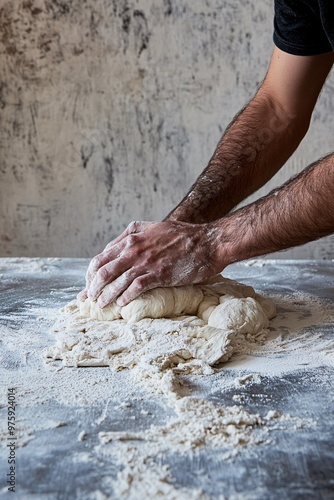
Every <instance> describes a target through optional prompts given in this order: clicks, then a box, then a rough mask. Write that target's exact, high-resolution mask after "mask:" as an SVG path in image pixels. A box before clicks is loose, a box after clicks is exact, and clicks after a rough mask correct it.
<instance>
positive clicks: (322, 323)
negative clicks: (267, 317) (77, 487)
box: [0, 261, 334, 500]
mask: <svg viewBox="0 0 334 500" xmlns="http://www.w3.org/2000/svg"><path fill="white" fill-rule="evenodd" d="M19 265H22V269H21V272H22V273H23V274H25V273H28V272H29V266H28V262H27V263H25V262H20V263H19ZM43 265H44V264H43ZM39 267H40V266H38V262H37V261H36V269H35V271H33V272H44V271H45V270H46V268H45V269H43V266H42V267H41V268H40V269H39ZM30 272H31V267H30ZM46 272H47V271H46ZM271 298H272V300H273V301H274V302H275V304H276V306H277V316H276V317H275V318H274V319H272V320H271V322H270V325H269V328H266V329H265V332H264V333H261V332H259V334H257V335H255V336H252V335H250V336H249V335H248V336H247V335H243V334H242V335H236V336H234V337H233V339H231V335H227V336H226V337H225V338H224V335H222V337H223V341H222V343H221V348H222V351H221V354H222V357H221V358H220V359H218V358H217V357H215V356H213V357H212V358H210V359H217V361H218V360H219V361H220V362H222V361H226V360H227V359H228V358H230V357H231V354H232V350H233V357H232V358H231V359H229V363H225V365H224V374H225V376H222V373H221V368H220V365H216V364H214V365H213V366H211V364H210V363H208V362H206V361H203V358H202V359H200V358H199V357H196V356H195V357H193V358H188V354H186V351H187V352H188V353H189V352H190V353H191V352H194V354H195V355H197V354H196V353H197V352H199V351H196V349H195V347H194V345H193V344H194V343H196V341H197V337H192V336H191V335H190V336H189V339H188V340H189V341H188V342H187V343H185V344H182V343H178V342H177V341H176V339H177V337H178V332H179V330H178V329H179V328H180V329H181V330H182V329H184V332H188V333H189V332H190V331H192V329H193V328H194V327H195V328H198V327H200V328H204V329H205V328H207V327H208V325H207V324H206V323H205V322H204V324H203V323H200V324H199V321H204V320H198V318H196V317H194V316H193V317H192V318H189V317H188V318H187V319H186V320H184V319H181V320H180V318H178V319H176V320H175V319H173V320H171V319H167V320H164V319H156V320H154V321H153V320H152V319H148V318H146V319H142V320H141V322H142V324H145V328H146V330H147V331H146V332H145V333H144V334H142V336H141V335H140V334H139V330H138V327H137V326H136V325H135V324H131V323H130V324H128V323H126V328H127V329H128V330H129V332H131V335H130V333H129V334H128V337H131V338H132V341H135V342H137V340H139V341H140V342H142V344H141V346H142V349H143V350H142V351H141V352H137V353H135V352H132V351H131V349H130V350H129V348H128V345H129V344H126V345H125V349H123V350H120V351H119V352H117V345H116V344H114V352H112V351H113V349H112V350H111V352H109V353H108V351H103V349H102V350H101V345H100V348H98V347H97V346H96V345H95V344H94V342H95V340H94V339H95V338H96V340H97V342H99V341H100V340H101V338H102V335H103V333H102V332H103V323H104V322H103V321H97V320H92V319H87V318H82V317H80V315H79V313H78V310H77V309H78V308H77V307H76V309H75V314H74V315H73V314H72V313H73V310H72V312H70V311H68V310H67V311H66V308H65V310H63V312H62V314H63V315H66V314H67V313H68V314H69V316H68V318H67V319H66V321H70V320H69V318H70V317H71V318H72V319H71V321H72V324H71V326H70V327H65V329H63V327H64V326H65V323H66V321H65V323H64V316H63V317H62V318H59V319H57V326H56V327H55V328H54V330H58V333H57V332H55V333H56V338H57V342H56V346H52V347H51V351H48V355H50V352H51V354H52V358H53V359H50V358H48V359H45V364H44V366H43V365H42V364H41V357H40V352H41V350H42V349H43V346H44V345H45V333H46V324H47V323H52V322H53V321H55V320H56V318H57V316H58V312H57V311H55V310H54V309H51V308H50V309H48V308H46V306H45V304H44V303H43V301H42V300H40V301H39V302H38V301H36V303H34V302H33V301H31V303H29V304H27V307H26V308H25V309H24V310H23V311H22V313H20V314H13V313H11V316H10V319H11V321H12V322H13V325H15V326H13V327H11V323H10V322H8V324H7V323H6V324H7V326H3V325H1V340H2V349H1V353H0V357H1V363H2V366H3V367H4V369H5V371H4V375H5V378H4V379H2V378H1V377H2V373H0V379H1V380H0V382H1V383H0V387H2V388H5V387H8V386H9V384H15V386H16V387H17V391H18V394H19V395H20V405H21V408H24V409H25V414H26V413H27V412H28V411H30V410H31V412H34V409H35V407H36V405H43V406H45V405H46V404H48V403H51V402H54V401H57V403H58V404H59V405H63V406H62V408H64V407H66V406H67V407H68V408H69V411H70V412H71V411H72V408H73V409H74V408H77V407H82V408H83V409H84V408H85V407H87V406H88V405H89V407H92V406H93V405H94V404H95V403H96V401H103V402H104V403H105V407H104V410H103V411H102V412H101V413H100V414H99V415H98V417H97V418H96V419H95V421H93V423H94V422H95V423H94V425H93V426H92V427H91V428H87V427H86V425H87V421H86V420H85V419H84V417H82V421H80V420H79V419H78V421H77V425H78V430H77V434H76V437H75V439H76V438H77V439H78V440H79V441H81V440H82V441H83V442H86V441H87V440H89V439H91V437H92V435H94V433H95V434H96V433H97V432H98V438H99V444H97V445H96V446H95V447H94V452H95V453H96V456H97V457H100V458H101V459H102V458H103V457H104V456H106V457H109V458H111V459H112V460H115V461H116V464H117V466H118V468H119V472H118V474H117V478H116V480H115V478H114V477H110V487H111V488H112V490H113V491H114V492H115V494H116V496H118V497H119V498H122V497H123V498H128V499H133V500H135V499H136V500H137V498H139V497H140V495H141V496H142V497H144V498H145V497H147V498H159V497H160V498H166V499H167V498H168V500H169V499H175V500H176V499H177V500H179V499H185V500H191V499H194V500H207V499H208V498H209V497H208V496H207V495H206V494H205V493H203V491H201V490H193V491H189V489H187V490H183V489H182V488H176V487H174V486H173V484H172V482H173V471H171V470H170V469H169V468H168V466H167V465H166V464H165V463H164V461H163V457H164V456H166V455H168V454H174V453H178V454H181V455H183V454H184V455H185V456H186V455H188V456H189V454H196V453H199V452H200V450H204V449H205V450H208V451H209V452H210V450H211V449H214V450H215V453H220V457H221V458H222V459H225V460H230V459H233V457H234V456H235V455H236V454H238V453H241V452H243V451H246V450H247V449H248V448H249V447H251V446H254V445H259V444H260V443H263V445H266V444H267V445H268V444H270V442H271V440H272V438H273V432H274V431H275V430H279V429H281V430H283V431H284V430H286V429H293V430H297V429H300V428H303V427H308V426H311V425H314V422H311V421H307V420H306V419H299V418H298V417H291V416H290V415H288V414H281V413H279V412H278V411H277V410H276V408H275V406H274V405H272V404H271V405H268V406H267V410H266V411H265V412H264V415H263V414H260V413H251V412H250V411H248V410H246V408H245V407H244V406H243V402H244V400H243V399H238V397H237V396H239V395H238V394H236V395H235V396H236V397H233V398H232V401H234V403H232V404H231V406H226V405H222V404H221V403H220V404H219V403H214V402H212V401H210V400H208V399H204V398H203V397H201V396H203V392H204V393H205V394H207V395H210V394H212V393H213V392H214V391H217V390H218V391H220V392H221V393H222V394H224V391H225V390H226V389H228V388H229V387H230V388H231V389H233V388H234V390H238V389H241V390H243V389H244V388H249V386H252V384H254V386H257V385H258V384H260V383H261V381H262V377H263V376H269V377H271V376H274V375H281V374H285V373H290V372H294V371H296V370H300V369H302V368H303V367H304V366H305V365H307V366H310V367H312V366H317V367H319V366H333V365H334V357H333V348H334V346H333V340H332V335H329V334H328V335H326V328H328V332H329V331H332V321H333V317H334V314H333V311H334V308H333V305H332V304H330V303H327V302H325V301H321V300H318V299H315V298H314V297H313V296H311V295H307V294H302V293H294V294H293V295H291V296H289V297H286V296H280V295H275V296H272V297H271ZM68 307H69V308H71V307H73V305H70V306H68ZM34 316H36V318H34ZM22 317H25V318H29V317H31V318H32V319H33V321H30V322H25V323H24V327H22V328H21V327H18V326H17V325H18V324H19V320H22ZM79 317H80V318H81V319H80V320H79ZM78 321H82V323H81V324H80V325H79V324H78ZM119 321H121V320H119ZM155 321H157V322H159V323H161V325H162V324H164V325H165V328H166V330H165V331H167V332H170V330H168V328H169V327H168V326H167V323H169V324H170V323H171V322H173V324H174V327H175V330H174V329H173V331H172V332H170V334H171V337H172V338H173V342H174V341H175V343H174V346H175V352H174V353H173V356H172V357H169V356H166V355H165V354H166V352H168V349H169V347H170V344H168V343H167V345H166V344H161V345H162V346H164V348H165V351H164V350H162V351H161V354H162V355H161V356H160V357H156V356H155V355H154V352H155V350H156V344H155V343H154V342H155V339H154V333H155V332H156V330H155V328H154V324H155ZM93 323H94V324H95V327H96V330H94V331H95V335H96V337H93V341H94V342H93V344H94V345H95V347H96V350H94V349H95V348H94V347H93V345H92V344H90V345H89V343H88V342H87V343H85V342H83V343H81V345H80V342H82V339H83V338H85V335H86V333H87V332H83V331H82V329H85V328H87V325H88V326H89V325H91V324H92V325H93ZM114 323H116V322H114ZM74 324H76V325H77V326H76V328H77V330H76V331H75V332H74V333H73V329H72V334H71V332H70V330H71V328H72V326H73V325H74ZM85 325H86V326H85ZM95 327H94V328H95ZM319 327H321V332H322V333H319ZM87 337H88V336H87ZM105 339H107V340H108V339H109V337H108V336H106V337H105ZM194 339H195V340H194ZM109 340H110V339H109ZM111 340H113V341H116V339H115V337H113V336H112V338H111ZM150 342H152V344H150ZM118 347H121V348H123V347H124V344H120V345H119V346H118ZM146 347H147V348H146ZM83 349H84V350H85V354H84V356H83V357H80V356H78V355H79V353H80V351H81V352H82V350H83ZM127 349H128V350H127ZM190 349H192V351H191V350H190ZM194 349H195V350H194ZM58 350H59V351H58ZM224 352H225V354H224ZM129 353H130V354H129ZM101 354H102V356H101ZM223 354H224V355H223ZM89 355H90V356H91V357H90V358H89ZM225 356H226V357H225ZM59 358H61V359H62V365H61V366H60V364H59V361H57V359H59ZM143 358H144V361H143ZM116 359H117V362H116V361H115V360H116ZM89 360H90V361H91V364H95V363H96V366H101V365H103V366H108V367H110V368H111V371H109V370H108V369H106V370H101V369H100V368H94V367H93V368H90V369H89V370H84V369H82V370H78V369H77V368H76V366H80V363H81V361H83V364H82V366H89ZM87 361H88V362H87ZM99 362H100V363H101V365H100V364H99ZM104 363H105V364H104ZM14 368H20V369H19V370H15V371H14ZM124 368H130V369H128V370H124ZM114 370H115V371H114ZM119 370H120V371H119ZM229 371H231V373H232V374H233V375H232V377H228V376H226V374H227V375H228V373H229ZM235 371H237V372H239V375H238V376H236V375H235ZM198 373H203V374H204V375H201V376H198V375H197V374H198ZM205 374H206V375H205ZM318 376H319V380H320V378H321V373H319V375H318ZM187 381H189V384H187ZM195 382H196V384H198V387H200V388H201V389H202V390H199V393H200V394H201V395H200V396H199V397H195V396H194V393H196V389H194V387H195V385H196V384H195ZM157 388H158V390H159V391H160V393H162V394H163V396H160V397H159V398H158V400H159V404H161V406H162V411H165V412H166V418H165V420H164V422H162V423H161V422H160V423H155V424H154V425H152V426H151V427H149V428H148V429H144V430H142V431H140V430H138V429H137V428H136V422H137V419H138V418H139V416H138V414H132V413H131V412H132V411H133V408H134V407H135V406H136V404H138V405H139V407H140V405H141V404H143V403H144V402H145V404H147V402H148V401H149V400H150V398H151V399H152V401H153V400H155V401H156V400H157V396H156V394H157V393H156V390H157ZM3 390H4V389H3ZM3 390H1V389H0V392H1V398H2V400H5V392H3ZM2 392H3V394H2ZM112 402H113V403H112ZM236 403H237V404H236ZM240 403H242V404H240ZM145 408H147V406H145ZM114 411H119V412H124V419H128V421H130V419H134V420H131V421H133V422H134V427H131V428H133V429H135V430H134V431H133V432H132V431H131V432H130V431H126V432H120V431H112V430H110V428H109V429H108V426H107V423H108V418H107V417H108V414H111V413H112V412H114ZM142 414H143V416H144V417H146V416H148V417H150V415H151V412H150V411H148V410H147V409H143V410H142ZM24 418H25V417H23V418H22V421H18V438H19V439H18V446H25V445H26V444H27V443H28V442H29V441H30V440H32V439H34V438H35V436H36V435H38V434H37V431H39V430H43V429H46V430H47V429H56V428H58V427H61V426H62V425H64V424H66V422H64V421H62V420H61V418H62V416H59V415H58V416H54V417H52V418H54V420H53V419H52V418H50V419H45V420H44V421H41V420H40V419H36V420H34V426H33V427H32V424H31V421H30V422H29V425H26V424H25V421H24ZM104 425H105V426H106V427H105V429H104V430H100V429H101V426H102V428H103V426H104ZM83 429H84V430H83ZM5 436H6V428H5V424H4V420H3V423H2V424H1V423H0V441H1V440H2V438H3V439H5ZM83 444H85V443H83ZM88 444H89V445H90V444H91V441H89V442H88ZM86 449H87V451H86V452H85V453H83V452H80V453H77V454H75V455H74V457H73V459H75V457H76V459H77V460H78V461H80V460H82V461H85V462H90V461H91V460H92V453H91V451H88V448H86ZM95 493H96V495H95ZM95 493H94V494H93V493H92V498H94V500H96V499H97V498H101V499H102V498H107V497H106V496H105V495H104V494H103V493H101V492H100V491H98V490H97V491H96V492H95ZM94 495H95V496H94ZM87 498H88V497H87ZM215 498H220V499H221V500H223V499H224V497H223V496H221V497H215Z"/></svg>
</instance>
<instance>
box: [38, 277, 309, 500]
mask: <svg viewBox="0 0 334 500" xmlns="http://www.w3.org/2000/svg"><path fill="white" fill-rule="evenodd" d="M182 288H183V289H182ZM195 290H196V291H195ZM195 290H194V289H193V287H180V289H178V290H155V291H154V292H153V293H151V294H149V293H147V294H145V295H144V298H142V299H141V300H137V301H134V302H133V303H130V304H129V306H126V307H125V308H120V307H117V306H116V305H115V304H113V305H111V307H109V308H107V309H106V310H102V311H101V310H99V309H98V308H97V306H96V304H94V303H91V302H90V301H88V300H87V301H86V302H85V303H83V304H80V303H78V302H77V301H73V302H71V303H70V304H68V305H67V306H65V308H63V309H62V310H61V317H60V318H59V319H58V320H57V321H56V323H55V325H54V327H53V333H54V334H55V336H56V339H57V342H56V344H55V345H53V346H51V347H50V348H49V349H48V350H47V352H46V355H47V356H49V357H52V358H53V359H61V360H62V363H63V365H64V366H72V367H79V366H108V367H110V368H111V369H113V370H114V371H119V370H123V369H124V368H126V369H130V376H131V378H132V380H133V382H134V383H135V384H141V385H142V386H143V390H146V391H147V390H148V391H152V393H160V394H163V395H164V398H165V403H166V405H167V406H168V407H169V408H170V410H171V411H172V415H171V416H170V417H168V418H167V421H166V422H164V423H163V424H162V425H161V424H159V425H151V426H150V427H149V428H148V429H145V430H143V431H134V432H130V431H102V432H99V439H100V443H101V444H100V446H99V447H98V452H99V453H102V454H104V453H108V450H109V448H108V447H111V448H110V453H112V456H113V458H115V457H116V458H117V460H118V463H119V466H120V468H121V470H120V472H119V473H118V475H117V479H116V481H114V482H113V489H114V491H115V493H116V495H117V496H118V497H126V498H130V499H131V498H133V499H135V498H138V497H139V498H140V497H145V496H146V497H147V496H148V498H159V497H162V498H168V499H169V498H175V499H176V498H177V499H179V498H183V497H184V498H186V499H189V498H194V499H198V500H200V499H203V500H204V499H205V498H207V496H206V495H205V494H204V493H203V492H202V491H200V490H199V491H197V490H196V491H193V492H192V493H191V495H192V496H190V495H189V493H186V492H183V491H182V489H179V488H178V489H175V488H174V487H173V485H172V484H171V477H170V471H169V469H168V467H167V466H165V465H161V464H158V463H157V457H159V456H163V455H166V454H167V455H168V454H170V453H173V454H174V453H179V454H189V453H198V452H199V451H200V450H201V449H204V448H205V449H209V450H212V449H216V450H218V452H219V453H220V456H221V458H222V459H223V460H229V459H231V458H233V457H235V456H236V455H238V454H239V453H240V452H241V450H242V449H245V448H247V447H249V446H255V445H259V444H261V443H262V444H270V438H269V432H270V431H273V430H274V429H279V428H281V427H280V426H282V425H283V426H285V427H286V426H287V425H290V424H291V425H294V426H295V428H302V427H303V426H305V425H312V424H313V423H312V422H308V423H306V422H305V421H302V420H300V419H298V418H297V419H296V418H295V419H294V418H292V417H290V416H288V415H280V414H279V413H278V412H277V411H276V410H275V409H274V410H269V411H267V413H266V414H265V416H264V417H261V416H260V415H259V414H253V413H251V412H249V411H247V410H246V409H245V408H244V407H243V406H242V405H240V404H238V405H235V404H234V405H231V406H221V405H218V404H216V403H214V402H212V401H209V400H207V399H204V398H202V397H194V396H192V395H191V394H190V392H189V389H188V387H187V386H186V385H184V384H183V379H182V378H180V376H184V375H187V374H192V376H194V375H195V374H202V375H207V376H208V378H210V377H211V376H212V375H214V373H215V365H217V364H218V363H222V362H226V361H228V360H229V359H230V357H231V356H232V355H233V353H237V354H238V353H239V355H240V353H243V352H250V351H251V349H260V348H261V345H259V343H260V344H261V343H262V344H263V345H265V344H264V341H265V339H266V338H267V337H268V336H269V335H270V332H269V331H268V330H267V328H268V326H269V318H273V316H274V315H275V306H274V304H273V302H272V301H270V300H268V299H265V298H264V297H261V296H260V295H258V294H256V293H255V291H254V290H253V289H252V288H251V287H246V286H244V285H242V284H239V283H236V282H233V281H231V280H224V279H219V280H216V281H215V282H212V283H210V284H206V285H205V286H204V287H203V288H202V287H198V288H196V289H195ZM194 292H195V293H194ZM189 295H190V296H191V295H192V296H193V299H194V300H193V301H191V300H189ZM176 313H177V314H178V316H176V317H175V314H176ZM184 313H188V315H187V314H186V315H184V316H180V314H184ZM163 315H166V316H169V318H163V317H161V316H163ZM148 316H149V317H148ZM152 317H153V318H154V319H152ZM260 382H261V378H260V376H259V375H253V374H248V375H244V376H241V377H239V378H237V379H235V382H234V383H235V385H236V386H240V387H243V386H245V385H248V384H251V383H260ZM236 402H238V403H240V401H236ZM107 408H108V404H107V405H106V407H105V410H104V412H103V414H102V415H101V417H100V418H99V419H98V420H97V422H98V423H101V422H102V421H103V420H104V418H105V415H106V412H107ZM119 408H123V409H124V410H126V409H128V408H131V404H130V403H128V402H126V401H125V402H122V403H121V405H120V406H119ZM130 418H135V416H133V417H130ZM83 435H85V436H86V433H85V432H84V431H82V433H81V434H80V435H79V437H80V436H83ZM125 457H126V460H125Z"/></svg>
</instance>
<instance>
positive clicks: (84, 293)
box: [77, 288, 88, 302]
mask: <svg viewBox="0 0 334 500" xmlns="http://www.w3.org/2000/svg"><path fill="white" fill-rule="evenodd" d="M87 297H88V294H87V290H86V288H85V289H84V290H81V292H79V293H78V295H77V299H78V300H81V302H85V300H86V299H87Z"/></svg>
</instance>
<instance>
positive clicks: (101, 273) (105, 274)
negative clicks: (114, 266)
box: [96, 267, 109, 283]
mask: <svg viewBox="0 0 334 500" xmlns="http://www.w3.org/2000/svg"><path fill="white" fill-rule="evenodd" d="M96 275H97V279H98V280H99V281H102V282H103V283H105V282H106V281H108V279H109V271H108V269H107V268H105V267H101V268H100V269H99V270H98V271H97V273H96Z"/></svg>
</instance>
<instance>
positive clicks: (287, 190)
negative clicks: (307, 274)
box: [81, 48, 334, 307]
mask: <svg viewBox="0 0 334 500" xmlns="http://www.w3.org/2000/svg"><path fill="white" fill-rule="evenodd" d="M333 57H334V56H333V53H328V54H323V55H320V56H292V55H289V54H286V53H284V52H282V51H280V50H279V49H277V48H276V49H275V50H274V53H273V57H272V60H271V63H270V67H269V70H268V73H267V75H266V78H265V80H264V82H263V84H262V85H261V88H260V89H259V91H258V93H257V95H256V96H255V97H254V99H253V100H252V101H251V102H250V103H249V104H248V106H246V108H245V109H244V110H243V111H242V112H241V113H240V114H239V115H238V116H237V118H236V119H235V120H234V122H233V123H232V125H231V126H230V127H229V128H228V130H227V132H226V134H225V135H224V137H223V139H222V140H221V142H220V143H219V145H218V147H217V149H216V152H215V154H214V155H213V157H212V158H211V160H210V163H209V165H208V167H207V168H206V170H205V171H204V173H203V174H202V175H201V176H200V177H199V179H198V181H196V183H195V184H194V186H193V187H192V189H191V191H190V193H189V194H188V196H187V197H186V198H185V199H184V200H183V202H181V204H180V205H179V206H178V207H177V208H176V209H175V210H174V211H173V212H172V214H170V215H169V217H168V218H167V219H166V220H165V221H164V222H161V223H151V224H148V223H132V224H130V225H129V226H128V228H127V229H126V230H125V232H124V233H123V234H122V235H120V236H119V237H118V238H117V239H116V240H114V241H112V242H111V243H109V244H108V245H107V247H106V248H105V250H104V251H103V252H102V253H101V254H99V255H97V256H96V257H95V258H94V259H93V260H92V262H91V264H90V266H89V268H88V271H87V276H86V290H85V291H83V293H82V294H81V298H85V297H86V296H87V294H88V296H89V297H90V298H91V300H97V299H98V304H99V305H100V307H104V306H106V305H108V304H109V303H110V302H112V301H114V300H116V299H117V298H118V301H119V303H120V305H125V304H126V303H128V302H130V301H131V300H133V299H134V298H135V297H137V296H138V295H139V294H141V293H142V292H144V291H146V290H149V289H152V288H155V287H158V286H172V285H176V286H177V285H183V284H189V283H196V282H197V283H198V282H200V281H203V280H204V279H206V278H207V277H209V276H210V275H213V274H215V273H217V272H220V271H222V270H223V268H224V267H226V265H228V264H230V263H232V262H235V261H237V260H242V259H246V258H248V257H252V256H256V255H262V254H264V253H268V252H272V251H275V250H280V249H283V248H287V247H288V246H293V245H299V244H302V243H304V242H305V241H310V240H312V239H316V238H319V237H320V236H323V235H325V234H328V232H331V231H332V230H333V224H332V219H331V213H333V211H334V207H333V206H332V205H331V204H330V200H329V198H330V196H329V194H331V193H332V192H333V190H334V179H333V168H332V162H333V157H329V158H327V159H326V160H322V161H321V162H320V163H319V164H318V165H317V167H316V168H313V167H312V168H311V170H310V171H307V172H305V173H304V174H302V175H301V177H299V178H298V179H297V180H295V181H292V183H291V184H289V185H288V186H286V187H284V188H282V190H280V191H277V192H276V193H277V194H276V193H274V194H271V195H269V196H268V197H265V198H263V199H262V200H259V201H258V202H256V203H254V204H252V205H250V206H249V207H245V208H243V209H241V210H240V211H236V212H233V213H232V214H230V215H227V216H226V214H229V212H230V210H231V209H232V208H234V207H235V206H236V205H237V204H238V203H239V202H240V201H241V200H242V199H244V198H245V197H246V196H248V195H249V194H251V193H252V192H254V191H255V190H256V189H258V188H259V187H260V186H261V185H263V184H264V183H265V182H266V181H267V180H268V179H269V178H270V177H272V176H273V175H274V174H275V172H276V171H277V170H278V169H279V168H280V167H281V166H282V164H283V163H284V162H285V161H286V159H287V158H288V157H289V156H290V155H291V154H292V152H293V151H294V150H295V148H296V147H297V145H298V144H299V142H300V141H301V139H302V137H303V136H304V134H305V132H306V130H307V128H308V125H309V121H310V118H311V115H312V111H313V108H314V105H315V103H316V100H317V97H318V95H319V92H320V90H321V88H322V85H323V83H324V81H325V79H326V76H327V74H328V72H329V70H330V68H331V66H332V64H333ZM327 171H328V174H330V175H329V177H328V179H327V178H326V177H325V181H324V175H325V174H324V173H325V172H327ZM304 176H305V177H304ZM326 179H327V181H328V184H326ZM313 182H315V186H316V190H315V191H314V190H313V191H312V183H313ZM304 183H306V184H305V188H303V186H304ZM328 190H329V191H328ZM296 196H298V197H299V198H298V200H296V199H295V197H296ZM322 200H326V202H325V205H326V204H327V205H328V207H331V210H332V212H330V213H329V214H327V215H326V216H325V217H324V215H323V208H324V207H325V205H324V204H323V201H322ZM320 215H321V216H322V217H323V218H322V220H321V221H320V220H319V221H318V220H317V219H319V218H320ZM224 216H225V217H224ZM317 223H318V225H317ZM296 229H297V230H296Z"/></svg>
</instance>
